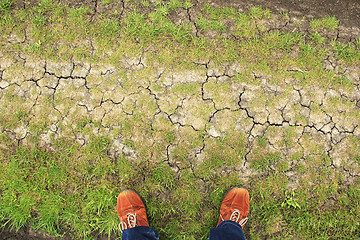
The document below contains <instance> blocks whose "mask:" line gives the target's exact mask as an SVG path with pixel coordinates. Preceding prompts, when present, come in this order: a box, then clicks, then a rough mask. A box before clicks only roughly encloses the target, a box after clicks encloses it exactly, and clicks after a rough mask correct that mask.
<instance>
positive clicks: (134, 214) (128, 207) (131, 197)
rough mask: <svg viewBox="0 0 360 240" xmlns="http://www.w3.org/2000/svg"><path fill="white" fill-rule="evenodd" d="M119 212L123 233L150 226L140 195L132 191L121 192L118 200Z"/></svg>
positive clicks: (120, 227) (120, 226)
mask: <svg viewBox="0 0 360 240" xmlns="http://www.w3.org/2000/svg"><path fill="white" fill-rule="evenodd" d="M117 212H118V216H119V219H120V224H119V229H120V231H121V232H122V231H123V230H125V229H129V228H133V227H136V226H149V222H148V220H147V216H146V208H145V204H144V202H143V200H142V199H141V197H140V195H139V194H138V193H137V192H135V191H134V190H132V189H124V190H122V191H121V192H120V194H119V196H118V198H117Z"/></svg>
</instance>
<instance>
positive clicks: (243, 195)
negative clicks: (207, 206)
mask: <svg viewBox="0 0 360 240" xmlns="http://www.w3.org/2000/svg"><path fill="white" fill-rule="evenodd" d="M249 208H250V197H249V192H248V191H247V190H246V189H245V188H242V187H233V188H231V189H230V190H229V191H228V192H227V194H226V195H225V197H224V199H223V201H222V203H221V206H220V216H219V221H218V224H217V226H218V225H219V224H220V223H221V222H222V221H225V220H231V221H235V222H237V223H239V224H240V225H241V227H244V225H245V223H246V222H247V220H248V215H249Z"/></svg>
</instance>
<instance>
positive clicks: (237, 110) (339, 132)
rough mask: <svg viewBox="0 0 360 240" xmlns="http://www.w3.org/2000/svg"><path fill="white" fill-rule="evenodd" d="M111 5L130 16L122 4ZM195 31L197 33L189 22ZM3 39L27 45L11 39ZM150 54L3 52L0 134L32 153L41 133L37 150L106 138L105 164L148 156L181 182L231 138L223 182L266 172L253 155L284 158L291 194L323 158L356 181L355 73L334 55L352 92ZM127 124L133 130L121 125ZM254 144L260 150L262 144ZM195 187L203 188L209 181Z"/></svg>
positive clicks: (188, 17) (347, 35)
mask: <svg viewBox="0 0 360 240" xmlns="http://www.w3.org/2000/svg"><path fill="white" fill-rule="evenodd" d="M96 2H97V1H95V2H94V1H83V4H88V5H91V4H95V9H96V11H94V14H95V15H94V17H97V16H98V15H97V13H100V12H104V13H107V12H108V11H107V9H106V6H103V7H98V6H96ZM198 4H200V3H198ZM232 4H233V5H234V3H232ZM235 4H236V3H235ZM195 6H196V5H195ZM112 7H114V8H115V7H116V8H118V9H120V10H119V11H121V15H122V14H126V6H125V4H124V2H121V3H119V6H112ZM196 14H197V12H196V9H195V8H194V9H190V10H184V9H182V10H179V12H178V16H180V17H178V18H177V21H180V22H181V21H182V22H191V21H192V19H193V18H195V17H196ZM289 19H290V18H289ZM278 20H279V21H276V20H274V19H272V20H269V22H267V23H264V24H268V25H270V26H272V28H274V29H275V28H278V29H283V31H292V30H294V29H296V28H297V27H298V26H302V27H304V26H308V23H304V24H303V25H299V24H298V23H299V22H300V23H301V22H304V21H305V20H301V19H295V20H287V21H285V22H281V20H280V19H278ZM306 24H307V25H306ZM304 28H305V27H304ZM351 28H352V30H349V29H348V28H346V27H344V26H341V27H340V29H339V31H338V32H337V34H335V36H334V38H336V39H340V40H342V41H345V42H347V41H350V42H351V41H353V39H356V37H359V29H358V28H356V27H354V26H353V27H351ZM193 30H194V34H196V35H198V34H201V33H200V32H199V30H198V29H197V26H196V24H195V23H194V29H193ZM304 31H308V30H306V29H305V30H304ZM207 34H210V35H211V33H207ZM8 41H9V42H14V41H15V42H23V41H25V42H26V41H28V39H25V40H24V39H17V38H16V36H13V37H12V39H9V40H8ZM151 54H156V53H154V51H153V52H151V51H149V53H148V52H144V53H143V54H141V55H139V56H135V57H132V58H126V57H124V58H122V59H119V66H115V65H110V64H108V63H107V64H102V63H90V62H85V61H84V62H77V61H69V62H64V61H53V60H48V59H38V58H34V57H33V56H27V55H22V54H19V53H17V52H6V53H5V52H2V53H0V111H1V112H2V117H3V119H2V124H1V125H0V131H1V133H6V134H7V135H9V136H10V137H11V139H12V140H13V142H14V143H15V144H16V145H29V146H31V145H32V144H33V141H32V138H33V137H34V136H35V135H38V136H39V138H40V144H41V146H42V147H44V148H48V149H50V150H51V149H53V141H55V140H57V139H60V138H62V137H65V138H70V139H73V140H74V141H77V142H78V143H80V144H81V145H86V144H87V143H88V142H89V138H90V135H91V134H93V133H94V134H96V135H99V136H107V137H109V138H110V139H111V145H110V148H109V151H108V154H109V155H110V156H112V157H114V158H116V157H119V156H120V155H124V156H126V158H127V159H129V160H130V161H134V162H136V161H137V159H139V158H149V159H151V158H152V159H154V161H162V162H164V163H167V164H169V165H170V167H171V169H172V170H173V171H174V172H176V173H177V174H179V175H181V173H182V170H184V169H191V170H192V171H193V172H194V173H195V174H196V173H197V171H201V170H198V169H201V168H203V166H204V159H206V158H207V155H209V154H211V149H212V146H213V144H214V139H223V138H227V137H229V136H231V135H236V136H241V137H242V139H243V143H244V145H243V146H241V149H240V150H239V151H240V152H238V153H237V152H236V151H234V152H235V153H234V154H238V155H239V156H243V157H242V158H240V159H238V161H237V162H236V163H235V164H233V166H225V167H220V168H219V169H217V170H216V171H218V172H219V173H220V174H225V175H226V174H227V173H229V172H231V171H236V172H237V173H238V177H239V179H241V180H242V181H244V182H247V181H249V179H250V178H253V177H254V176H257V175H261V174H264V173H263V172H262V171H257V170H255V169H254V168H253V167H252V164H254V163H256V161H257V159H258V156H259V151H264V152H268V153H280V154H281V158H283V159H286V160H287V161H288V166H287V169H286V175H287V176H288V178H289V185H291V186H292V188H296V187H297V186H298V185H299V182H298V180H299V178H300V176H299V173H298V172H296V171H295V170H294V169H295V167H296V166H297V165H299V164H302V163H303V162H304V160H305V159H308V158H311V157H314V158H316V157H320V156H323V155H326V156H328V157H329V159H330V160H331V161H329V162H328V163H327V166H326V167H328V168H329V169H337V170H339V171H340V172H342V174H343V176H344V182H343V184H351V183H353V182H354V180H355V179H357V178H358V177H359V176H360V168H359V162H356V161H355V160H354V156H355V155H356V154H357V153H356V152H354V149H355V148H354V144H355V143H354V141H353V139H354V138H355V139H359V138H360V108H359V107H360V89H359V87H360V85H359V84H360V66H355V67H354V66H353V67H351V68H344V67H340V65H341V64H340V63H338V62H337V61H336V60H335V59H334V57H333V56H327V57H326V58H325V59H324V69H327V70H329V71H333V72H334V74H340V75H342V76H346V77H347V78H348V79H350V80H351V83H352V87H350V88H346V87H339V88H324V87H323V86H316V84H315V85H314V84H312V85H309V86H307V85H302V84H300V83H297V82H296V81H295V80H294V79H282V81H277V82H276V83H274V81H272V80H273V79H272V76H267V75H263V74H262V73H257V72H252V73H249V74H248V73H244V68H243V66H242V65H241V63H233V64H224V65H223V66H215V65H214V64H213V61H212V59H206V60H204V61H202V62H194V63H193V65H192V66H190V67H189V69H177V68H176V66H167V65H159V64H153V63H151V62H148V59H149V58H150V57H149V55H151ZM288 71H295V72H302V70H301V69H296V68H294V69H289V70H288ZM237 74H248V75H249V76H248V78H249V80H246V81H239V79H237V78H236V77H235V76H236V75H237ZM19 112H22V113H24V116H23V117H21V121H18V120H17V119H16V118H14V116H16V113H19ZM14 113H15V114H14ZM137 118H138V119H137ZM127 121H128V122H131V124H134V123H136V124H134V125H130V126H127V125H126V124H124V123H126V122H127ZM45 123H46V124H45ZM125 125H126V126H125ZM34 129H35V130H34ZM39 129H40V130H39ZM167 132H169V133H172V137H173V140H172V141H167V142H166V141H164V139H163V136H164V135H163V133H167ZM259 139H261V140H263V141H265V142H266V144H264V145H261V144H259ZM230 142H231V141H230ZM159 143H160V144H159ZM157 144H159V146H160V147H159V148H154V147H153V146H156V145H157ZM134 145H136V147H134ZM3 147H4V146H2V144H1V143H0V148H3ZM226 147H227V148H229V149H232V150H234V149H236V148H238V147H239V146H237V145H236V143H234V145H233V146H232V145H231V144H230V143H229V144H227V145H226ZM148 149H156V151H155V150H151V151H148ZM183 151H185V153H184V152H183ZM229 152H231V151H229ZM184 154H185V156H184ZM294 156H296V157H294ZM200 179H201V180H202V181H203V182H204V185H205V186H206V179H202V178H200ZM38 237H39V238H40V237H41V236H38Z"/></svg>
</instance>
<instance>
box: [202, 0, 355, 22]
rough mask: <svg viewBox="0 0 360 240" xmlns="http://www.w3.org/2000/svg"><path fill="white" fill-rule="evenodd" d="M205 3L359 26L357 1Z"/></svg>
mask: <svg viewBox="0 0 360 240" xmlns="http://www.w3.org/2000/svg"><path fill="white" fill-rule="evenodd" d="M206 2H212V3H214V4H216V5H219V6H222V5H224V4H229V5H230V6H234V7H246V8H248V7H250V6H254V5H260V6H264V7H266V8H269V9H271V10H273V11H274V12H289V13H291V15H293V16H298V17H299V16H300V17H308V18H320V17H324V16H335V17H336V18H337V19H339V20H340V24H341V25H343V26H345V27H359V25H360V3H359V1H357V0H270V1H267V0H253V1H241V0H230V1H221V0H220V1H218V0H208V1H206ZM225 2H226V3H225Z"/></svg>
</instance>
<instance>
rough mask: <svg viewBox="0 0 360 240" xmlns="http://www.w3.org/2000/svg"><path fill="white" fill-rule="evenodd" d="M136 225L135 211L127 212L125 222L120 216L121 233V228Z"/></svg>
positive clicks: (121, 229)
mask: <svg viewBox="0 0 360 240" xmlns="http://www.w3.org/2000/svg"><path fill="white" fill-rule="evenodd" d="M135 226H136V213H135V214H133V213H128V214H127V224H126V222H124V221H123V220H122V218H121V221H120V223H119V229H120V231H121V233H122V232H123V230H125V229H128V228H133V227H135Z"/></svg>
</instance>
